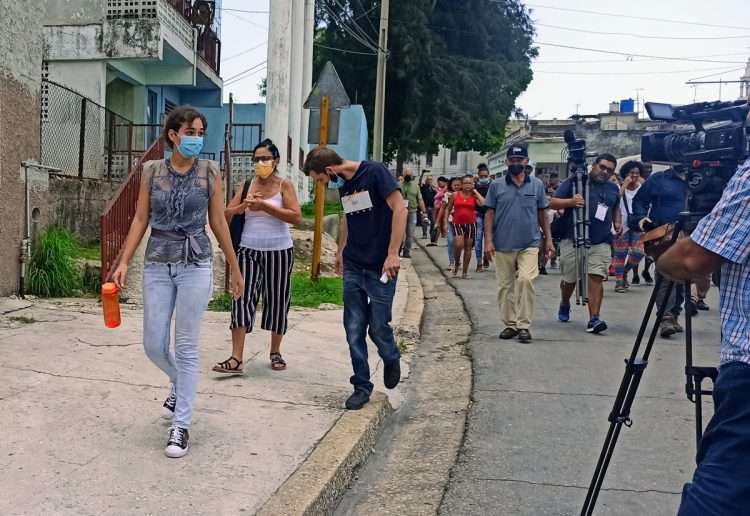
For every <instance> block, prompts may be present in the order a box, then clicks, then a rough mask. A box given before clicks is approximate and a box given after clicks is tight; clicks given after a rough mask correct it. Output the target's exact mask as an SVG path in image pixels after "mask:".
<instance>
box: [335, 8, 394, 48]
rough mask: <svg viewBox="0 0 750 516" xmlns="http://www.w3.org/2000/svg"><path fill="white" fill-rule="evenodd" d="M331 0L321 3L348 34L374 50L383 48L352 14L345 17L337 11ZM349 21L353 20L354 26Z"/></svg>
mask: <svg viewBox="0 0 750 516" xmlns="http://www.w3.org/2000/svg"><path fill="white" fill-rule="evenodd" d="M333 1H334V2H335V3H336V5H337V6H338V7H339V8H341V9H342V11H343V12H344V13H347V11H346V9H343V6H341V4H339V3H338V0H333ZM329 2H330V0H324V1H323V3H322V4H321V5H322V6H323V9H324V10H325V11H326V12H327V13H328V15H329V16H330V17H331V18H333V20H334V21H335V22H337V24H338V26H339V27H340V28H342V29H343V30H344V31H345V32H346V33H347V34H349V35H350V36H351V37H353V38H354V39H355V40H357V41H358V42H359V43H361V44H362V45H364V46H365V47H367V48H369V49H370V50H372V51H373V52H378V51H380V50H382V49H380V48H379V47H378V42H377V41H375V40H373V39H372V38H371V37H370V35H369V34H367V32H366V31H365V30H364V29H363V28H362V27H360V25H359V24H358V23H357V22H356V21H355V20H354V19H353V18H351V16H349V17H348V18H345V17H344V15H343V14H339V13H337V12H336V11H335V10H334V9H333V8H332V7H331V4H330V3H329ZM347 15H348V13H347ZM347 21H349V22H351V23H352V25H353V27H352V26H350V25H349V24H348V23H347Z"/></svg>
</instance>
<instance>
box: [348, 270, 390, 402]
mask: <svg viewBox="0 0 750 516" xmlns="http://www.w3.org/2000/svg"><path fill="white" fill-rule="evenodd" d="M380 276H381V273H380V272H377V271H373V270H367V269H363V268H361V267H358V266H356V265H352V264H349V263H347V264H345V265H344V330H345V331H346V341H347V342H348V343H349V354H350V355H351V359H352V369H353V370H354V375H352V377H351V378H350V379H349V382H351V384H352V385H353V386H354V389H355V390H362V391H365V392H367V393H368V394H369V393H371V392H372V389H373V385H372V382H370V366H369V364H368V362H367V341H366V340H365V337H366V336H367V335H370V339H372V341H373V342H374V343H375V345H376V346H377V348H378V354H379V355H380V358H382V359H383V362H384V363H390V362H394V361H396V360H399V359H400V358H401V354H400V353H399V350H398V346H397V345H396V340H395V339H394V338H393V329H392V328H391V325H390V323H391V308H392V307H393V296H394V294H395V293H396V280H395V279H392V280H390V281H389V282H388V283H386V284H385V285H384V284H383V283H381V282H380Z"/></svg>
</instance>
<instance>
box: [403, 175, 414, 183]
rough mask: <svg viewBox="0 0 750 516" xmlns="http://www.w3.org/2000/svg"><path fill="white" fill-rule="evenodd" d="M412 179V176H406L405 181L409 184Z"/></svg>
mask: <svg viewBox="0 0 750 516" xmlns="http://www.w3.org/2000/svg"><path fill="white" fill-rule="evenodd" d="M412 179H414V178H413V177H412V176H404V181H406V182H407V183H408V182H409V181H411V180H412Z"/></svg>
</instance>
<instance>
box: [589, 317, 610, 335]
mask: <svg viewBox="0 0 750 516" xmlns="http://www.w3.org/2000/svg"><path fill="white" fill-rule="evenodd" d="M606 329H607V323H605V322H604V321H602V320H601V319H599V318H597V319H591V320H590V321H589V324H588V326H586V332H587V333H595V334H597V335H598V334H600V333H601V332H603V331H605V330H606Z"/></svg>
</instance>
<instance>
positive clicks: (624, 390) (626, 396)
mask: <svg viewBox="0 0 750 516" xmlns="http://www.w3.org/2000/svg"><path fill="white" fill-rule="evenodd" d="M704 215H705V213H701V214H697V213H693V212H683V213H681V214H680V220H679V222H678V223H677V225H676V227H675V230H674V233H673V234H672V240H671V242H670V243H669V247H671V246H672V245H673V244H674V243H675V242H676V241H677V237H678V235H679V234H680V232H681V231H682V230H688V231H692V229H694V227H695V225H694V224H695V223H697V221H698V220H700V218H702V217H703V216H704ZM664 281H668V282H669V284H668V285H667V291H666V295H665V296H664V298H663V299H662V300H661V302H660V303H659V307H658V309H657V312H656V320H655V321H654V326H653V328H652V329H651V333H650V334H649V337H648V342H647V343H646V347H645V349H644V351H643V354H642V355H640V356H639V351H640V348H641V343H642V341H643V337H644V335H645V334H646V330H647V328H648V324H649V320H650V319H651V314H652V313H653V310H654V306H655V305H656V297H657V292H659V288H660V287H661V284H662V282H664ZM674 286H675V284H674V282H672V281H669V280H666V279H664V277H663V276H662V275H660V274H658V275H657V277H656V283H655V284H654V290H653V292H652V293H651V297H650V298H649V301H648V305H647V307H646V313H645V314H644V316H643V320H642V321H641V325H640V328H639V330H638V335H637V337H636V339H635V344H634V345H633V349H632V351H631V353H630V357H629V358H627V359H625V374H624V376H623V378H622V382H621V383H620V388H619V389H618V391H617V396H616V397H615V403H614V406H613V407H612V412H610V414H609V417H608V420H609V423H610V426H609V430H608V431H607V436H606V438H605V440H604V446H603V447H602V451H601V453H600V454H599V460H598V462H597V464H596V469H595V470H594V476H593V477H592V479H591V484H590V485H589V490H588V493H587V494H586V501H585V502H584V505H583V508H582V509H581V516H591V515H592V514H593V513H594V506H595V505H596V500H597V497H598V496H599V492H600V491H601V487H602V484H603V483H604V476H605V475H606V474H607V468H608V467H609V462H610V460H611V459H612V454H613V453H614V450H615V445H616V444H617V438H618V437H619V436H620V431H621V430H622V426H623V425H625V426H626V427H630V426H632V424H633V422H632V420H631V419H630V409H631V407H632V405H633V401H634V400H635V395H636V392H637V390H638V386H639V385H640V382H641V378H642V377H643V373H644V371H645V370H646V366H647V365H648V359H649V356H650V355H651V350H652V348H653V345H654V340H655V339H656V333H657V332H658V331H659V325H660V324H661V321H662V318H663V316H664V311H665V309H666V307H667V303H668V302H669V297H670V295H671V294H672V290H673V289H674ZM689 295H690V282H689V281H686V282H685V301H686V303H687V300H688V299H689V297H688V296H689ZM717 376H718V369H716V368H715V367H696V366H694V365H693V335H692V315H691V313H690V310H688V309H686V310H685V377H686V380H685V394H686V395H687V398H688V400H690V401H691V402H692V403H693V404H694V405H695V437H696V444H697V445H699V444H700V441H701V437H702V435H703V408H702V400H703V396H710V395H711V394H713V391H711V390H704V388H703V381H704V380H706V379H707V378H708V379H711V381H712V382H715V381H716V377H717Z"/></svg>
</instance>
